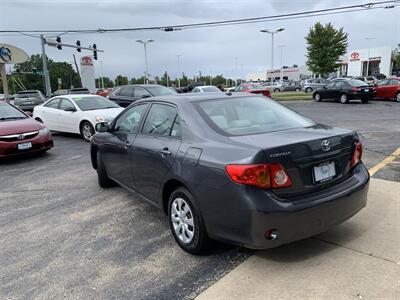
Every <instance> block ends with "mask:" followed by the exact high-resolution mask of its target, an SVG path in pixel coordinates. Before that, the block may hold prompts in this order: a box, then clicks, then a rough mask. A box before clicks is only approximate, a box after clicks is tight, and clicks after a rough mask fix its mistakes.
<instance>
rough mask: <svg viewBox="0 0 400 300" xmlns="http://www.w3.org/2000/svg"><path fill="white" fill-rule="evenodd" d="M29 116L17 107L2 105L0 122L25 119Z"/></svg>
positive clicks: (0, 105) (0, 107) (0, 106)
mask: <svg viewBox="0 0 400 300" xmlns="http://www.w3.org/2000/svg"><path fill="white" fill-rule="evenodd" d="M25 118H27V116H26V115H25V114H23V113H22V112H20V111H19V110H18V109H16V108H15V107H13V106H11V105H8V104H0V121H7V120H16V119H25Z"/></svg>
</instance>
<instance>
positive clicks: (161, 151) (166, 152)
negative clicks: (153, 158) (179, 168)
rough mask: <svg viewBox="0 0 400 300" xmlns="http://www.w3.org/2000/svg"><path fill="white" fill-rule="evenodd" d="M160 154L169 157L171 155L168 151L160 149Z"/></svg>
mask: <svg viewBox="0 0 400 300" xmlns="http://www.w3.org/2000/svg"><path fill="white" fill-rule="evenodd" d="M160 153H161V154H164V155H171V154H172V152H171V151H169V150H168V148H164V149H161V150H160Z"/></svg>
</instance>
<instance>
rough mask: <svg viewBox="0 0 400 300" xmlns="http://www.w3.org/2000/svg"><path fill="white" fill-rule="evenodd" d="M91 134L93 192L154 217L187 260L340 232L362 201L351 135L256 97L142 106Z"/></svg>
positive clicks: (161, 100)
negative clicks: (210, 249)
mask: <svg viewBox="0 0 400 300" xmlns="http://www.w3.org/2000/svg"><path fill="white" fill-rule="evenodd" d="M96 129H97V131H98V132H99V133H97V134H96V135H94V137H93V138H92V141H91V159H92V164H93V167H94V168H95V169H96V170H97V175H98V180H99V184H100V186H101V187H109V186H111V185H113V184H115V183H117V184H119V185H121V186H123V187H125V188H126V189H128V190H130V191H132V192H134V193H136V194H138V195H140V196H141V197H142V198H143V199H145V200H147V201H149V202H150V203H152V204H154V205H156V206H157V207H159V208H161V209H162V210H163V211H164V212H165V213H166V214H167V215H168V219H169V224H170V227H171V231H172V234H173V236H174V238H175V240H176V242H177V243H178V244H179V245H180V246H181V247H182V248H183V249H184V250H185V251H188V252H190V253H200V252H201V251H202V250H204V249H205V247H206V246H207V241H208V239H209V238H210V239H216V240H220V241H225V242H229V243H233V244H237V245H241V246H245V247H249V248H254V249H265V248H271V247H277V246H279V245H282V244H285V243H289V242H291V241H295V240H299V239H303V238H306V237H309V236H312V235H315V234H318V233H320V232H323V231H325V230H327V229H328V228H330V227H332V226H334V225H336V224H339V223H342V222H344V221H346V220H347V219H349V218H350V217H351V216H353V215H354V214H356V213H357V212H358V211H359V210H360V209H361V208H363V207H364V206H365V205H366V202H367V191H368V182H369V174H368V171H367V169H366V168H365V166H364V164H363V163H362V162H361V153H362V146H361V142H360V139H359V137H358V135H357V133H356V132H354V131H352V130H348V129H341V128H334V127H329V126H324V125H320V124H316V123H314V122H312V121H310V120H308V119H306V118H304V117H302V116H300V115H299V114H297V113H295V112H294V111H292V110H290V109H288V108H286V107H284V106H283V105H280V104H278V103H277V102H275V101H272V100H271V99H268V98H266V97H264V96H258V95H253V94H242V93H234V94H231V93H229V94H224V93H213V94H208V93H202V94H201V95H199V94H187V95H183V96H178V95H176V96H168V97H156V98H149V99H145V100H140V101H137V102H135V103H134V104H132V105H131V106H129V107H128V108H126V109H125V110H124V111H123V112H122V113H121V114H120V115H119V116H118V117H116V118H115V119H114V121H113V122H112V123H111V124H110V125H109V124H108V123H99V124H97V126H96Z"/></svg>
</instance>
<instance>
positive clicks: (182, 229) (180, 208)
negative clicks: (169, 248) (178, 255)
mask: <svg viewBox="0 0 400 300" xmlns="http://www.w3.org/2000/svg"><path fill="white" fill-rule="evenodd" d="M168 220H169V226H170V228H171V232H172V235H173V236H174V239H175V241H176V242H177V243H178V245H179V246H180V247H181V248H182V249H183V250H184V251H186V252H188V253H190V254H201V253H203V252H204V251H205V250H206V249H207V248H208V245H209V240H208V237H207V232H206V229H205V226H204V223H203V218H202V216H201V213H200V210H199V208H198V207H197V205H196V203H195V201H194V197H193V196H192V194H191V193H190V192H189V191H188V190H187V189H186V188H184V187H179V188H177V189H176V190H175V191H173V192H172V194H171V195H170V197H169V201H168Z"/></svg>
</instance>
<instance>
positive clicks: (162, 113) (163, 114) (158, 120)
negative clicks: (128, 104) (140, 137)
mask: <svg viewBox="0 0 400 300" xmlns="http://www.w3.org/2000/svg"><path fill="white" fill-rule="evenodd" d="M177 117H178V112H177V110H176V108H175V107H173V106H170V105H165V104H153V105H152V106H151V108H150V111H149V114H148V115H147V118H146V121H145V122H144V125H143V130H142V132H143V133H146V134H155V135H163V136H172V135H174V136H177V134H178V133H179V134H180V129H179V130H178V129H177V128H178V126H179V120H178V122H176V120H177ZM173 131H174V132H173Z"/></svg>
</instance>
